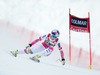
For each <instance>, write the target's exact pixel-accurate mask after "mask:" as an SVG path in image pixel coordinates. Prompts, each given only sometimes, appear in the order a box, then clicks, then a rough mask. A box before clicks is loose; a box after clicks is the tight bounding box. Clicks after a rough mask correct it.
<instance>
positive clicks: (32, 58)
mask: <svg viewBox="0 0 100 75" xmlns="http://www.w3.org/2000/svg"><path fill="white" fill-rule="evenodd" d="M30 59H31V60H33V61H35V62H38V63H39V62H40V60H39V59H37V58H36V57H30Z"/></svg>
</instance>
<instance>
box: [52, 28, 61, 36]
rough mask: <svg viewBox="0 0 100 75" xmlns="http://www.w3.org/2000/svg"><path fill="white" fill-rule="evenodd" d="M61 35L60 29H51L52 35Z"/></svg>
mask: <svg viewBox="0 0 100 75" xmlns="http://www.w3.org/2000/svg"><path fill="white" fill-rule="evenodd" d="M59 35H60V32H59V30H57V29H54V30H52V31H51V36H52V37H54V38H57V37H59Z"/></svg>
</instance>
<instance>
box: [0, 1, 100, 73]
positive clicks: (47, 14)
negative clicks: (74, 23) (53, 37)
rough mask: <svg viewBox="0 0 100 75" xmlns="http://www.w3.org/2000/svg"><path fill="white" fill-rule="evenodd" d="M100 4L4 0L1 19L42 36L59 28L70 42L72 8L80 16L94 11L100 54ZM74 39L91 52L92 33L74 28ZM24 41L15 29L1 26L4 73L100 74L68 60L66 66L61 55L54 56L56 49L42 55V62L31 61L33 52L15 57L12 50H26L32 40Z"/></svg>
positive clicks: (92, 17)
mask: <svg viewBox="0 0 100 75" xmlns="http://www.w3.org/2000/svg"><path fill="white" fill-rule="evenodd" d="M98 7H100V1H99V0H0V10H1V11H0V19H1V20H3V21H6V22H10V23H13V24H14V25H18V26H20V27H25V28H27V29H29V30H33V31H36V32H37V33H39V34H42V35H43V34H47V33H49V32H51V30H52V29H56V28H57V29H59V31H60V33H61V35H60V40H61V41H62V42H64V43H66V44H68V42H69V41H68V40H69V39H68V38H69V37H68V36H69V33H68V31H69V30H68V28H69V8H71V13H72V14H73V15H76V16H78V17H88V12H90V25H91V40H92V53H95V54H96V55H99V56H100V50H99V49H100V46H99V42H100V39H99V38H100V35H99V17H100V15H99V13H100V9H98ZM14 33H15V34H14ZM11 34H14V35H11ZM27 37H28V36H27ZM71 38H72V39H71V41H72V42H71V44H72V45H74V46H75V47H78V48H82V49H84V50H86V51H88V52H89V42H88V41H89V39H88V38H89V36H88V34H86V33H76V32H73V31H71ZM22 40H23V39H22V38H21V39H19V37H17V34H16V32H14V30H13V29H12V31H11V30H9V29H8V30H7V29H6V28H5V27H4V28H2V27H1V26H0V75H22V74H23V75H29V74H31V75H33V74H36V75H40V74H42V75H47V74H48V75H51V74H54V75H55V74H57V75H61V74H64V75H65V74H68V75H74V74H75V75H76V74H77V75H84V74H85V75H94V74H96V75H99V74H100V71H96V70H89V69H85V68H80V67H75V66H72V65H69V63H68V61H67V62H66V65H65V66H62V65H61V63H60V62H59V61H58V62H56V60H57V58H58V57H55V56H54V55H55V52H53V54H52V55H51V56H50V57H47V58H45V57H44V58H42V59H41V63H40V64H39V63H35V62H33V61H31V60H29V57H30V56H32V55H19V56H18V57H17V58H15V57H13V56H12V55H11V54H10V52H9V51H10V50H15V49H24V48H25V46H26V45H27V44H28V42H29V41H27V40H24V41H22ZM26 41H27V42H26ZM98 66H99V65H98Z"/></svg>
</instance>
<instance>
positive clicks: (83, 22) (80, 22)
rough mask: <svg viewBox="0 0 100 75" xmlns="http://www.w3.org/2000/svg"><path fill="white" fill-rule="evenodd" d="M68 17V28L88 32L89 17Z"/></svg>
mask: <svg viewBox="0 0 100 75" xmlns="http://www.w3.org/2000/svg"><path fill="white" fill-rule="evenodd" d="M69 17H70V20H69V21H70V26H69V28H70V30H73V31H76V32H87V33H90V23H89V22H90V21H89V18H78V17H76V16H74V15H71V14H70V15H69Z"/></svg>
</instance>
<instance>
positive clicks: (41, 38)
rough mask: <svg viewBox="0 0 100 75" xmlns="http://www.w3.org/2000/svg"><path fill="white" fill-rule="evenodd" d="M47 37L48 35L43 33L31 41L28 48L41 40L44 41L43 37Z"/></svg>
mask: <svg viewBox="0 0 100 75" xmlns="http://www.w3.org/2000/svg"><path fill="white" fill-rule="evenodd" d="M46 37H47V35H43V36H40V37H39V38H38V39H36V40H34V41H33V42H31V43H30V44H29V45H28V46H27V47H26V48H30V47H31V46H32V45H34V44H36V43H37V42H39V41H42V40H43V39H45V38H46Z"/></svg>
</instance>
